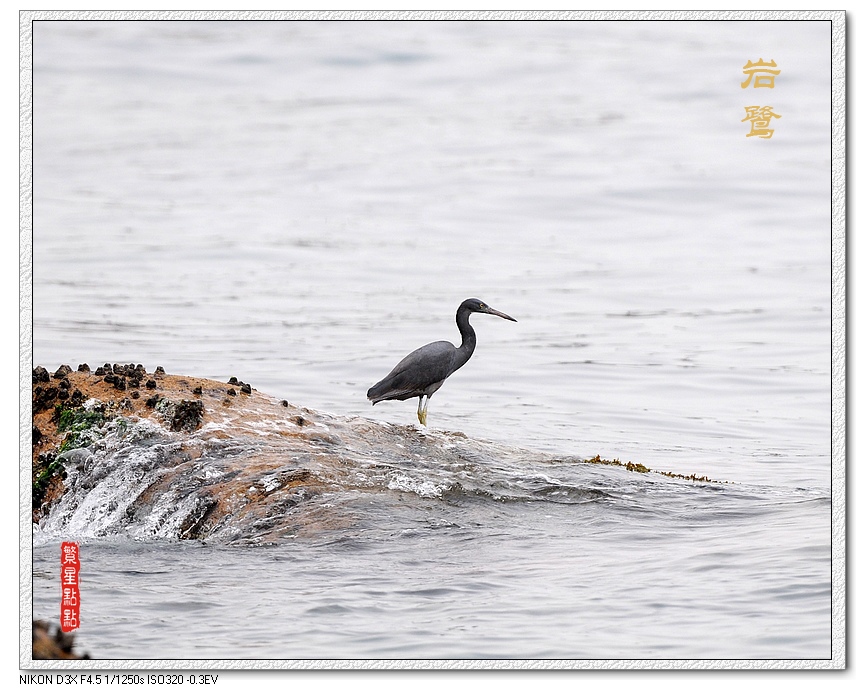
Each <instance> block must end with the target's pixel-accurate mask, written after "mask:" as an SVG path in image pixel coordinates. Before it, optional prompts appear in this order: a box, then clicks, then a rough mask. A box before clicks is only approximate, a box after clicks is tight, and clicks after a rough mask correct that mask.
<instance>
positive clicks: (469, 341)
mask: <svg viewBox="0 0 865 690" xmlns="http://www.w3.org/2000/svg"><path fill="white" fill-rule="evenodd" d="M469 316H471V312H470V311H469V310H468V309H463V308H462V307H460V308H459V309H457V328H459V329H460V335H461V336H462V337H463V341H462V343H461V344H460V346H459V347H458V348H457V352H458V356H459V358H460V359H461V362H460V366H462V365H463V364H465V363H466V362H468V360H469V357H471V356H472V352H474V351H475V345H477V343H478V339H477V336H475V329H474V328H472V327H471V324H470V323H469Z"/></svg>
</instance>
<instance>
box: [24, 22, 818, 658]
mask: <svg viewBox="0 0 865 690" xmlns="http://www.w3.org/2000/svg"><path fill="white" fill-rule="evenodd" d="M33 37H34V39H33V74H32V84H33V113H34V115H33V238H32V239H33V245H32V246H33V364H34V365H42V366H45V367H46V368H48V369H49V370H52V371H53V369H55V368H56V367H57V366H59V365H60V364H63V363H66V364H70V365H71V366H72V367H73V368H75V366H76V365H77V364H79V363H81V362H88V363H89V364H90V365H91V367H94V366H96V365H99V364H101V363H103V362H115V361H117V362H141V363H143V364H144V365H145V366H146V367H147V369H148V370H152V368H155V367H156V366H157V365H161V366H163V367H164V368H165V369H166V371H168V372H169V373H179V374H188V375H195V376H205V377H210V378H215V379H218V380H227V379H228V378H229V377H230V376H237V377H238V378H240V379H242V380H244V381H247V382H249V383H251V384H252V386H253V387H255V388H256V389H258V390H260V391H263V392H266V393H269V394H271V395H274V396H276V397H278V398H286V399H288V400H290V401H291V402H292V403H295V404H298V405H302V406H306V407H309V408H313V409H318V410H322V411H325V412H327V413H329V414H335V415H343V416H346V417H364V418H369V419H372V420H378V421H381V422H390V423H392V424H397V425H411V424H413V423H415V421H416V417H415V404H414V401H407V402H404V403H396V402H394V403H382V404H380V405H376V406H375V407H374V408H373V407H371V406H370V405H369V403H368V402H367V400H366V390H367V388H368V387H369V386H370V385H372V384H373V383H375V382H376V381H378V380H379V379H380V378H382V377H383V376H384V375H385V374H386V373H387V372H388V371H389V370H390V369H391V367H392V366H393V365H394V364H395V363H396V362H397V361H398V360H399V359H400V358H401V357H402V356H403V355H405V354H406V353H407V352H409V351H410V350H412V349H414V348H416V347H418V346H420V345H422V344H424V343H426V342H430V341H433V340H440V339H448V340H452V341H453V340H457V341H458V338H459V335H458V333H457V331H456V327H455V324H454V322H453V317H454V313H455V311H456V307H457V306H458V304H459V303H460V302H461V301H462V300H463V299H465V298H467V297H479V298H481V299H483V300H484V301H488V303H489V304H490V305H491V306H493V307H495V308H497V309H499V310H502V311H504V312H507V313H508V314H510V315H511V316H513V317H514V318H516V319H517V323H512V322H507V321H504V320H500V319H496V318H495V317H491V316H485V315H475V316H474V317H473V319H472V323H473V325H474V327H475V328H476V330H477V333H478V347H477V350H476V352H475V354H474V356H473V358H472V359H471V361H470V362H469V363H468V364H467V365H466V367H465V368H464V369H461V370H460V371H459V372H457V373H456V374H454V376H453V377H452V378H451V379H449V380H448V381H447V382H446V384H445V385H444V387H443V388H442V389H441V390H440V391H439V392H438V393H436V395H435V396H434V397H433V398H432V400H431V402H430V405H429V424H430V428H431V432H430V433H432V434H433V437H434V438H435V433H436V430H441V431H443V432H461V433H464V434H466V435H467V436H468V437H469V438H473V439H480V440H484V439H486V440H489V441H492V442H494V443H495V444H497V446H498V447H501V448H505V449H507V450H506V453H507V462H505V461H504V460H503V459H502V456H501V455H497V454H496V453H490V454H488V455H483V456H481V457H478V458H476V462H475V465H474V467H475V471H476V472H477V477H476V479H477V482H476V488H477V491H475V492H468V493H462V494H460V493H459V492H456V493H454V492H453V491H451V490H449V488H448V487H452V482H451V480H452V479H453V478H452V477H449V476H446V472H445V475H442V474H441V473H439V472H438V471H437V470H436V468H435V467H433V466H431V465H425V464H424V463H422V462H421V463H419V464H418V466H417V467H415V468H413V471H412V473H411V474H410V475H409V476H410V480H408V479H407V480H405V481H403V482H397V483H396V484H394V485H393V486H386V487H383V488H382V491H381V492H380V494H379V495H378V496H377V498H375V499H369V502H368V505H365V506H364V507H363V510H362V514H363V517H364V520H363V522H362V524H363V528H362V529H357V528H356V529H351V530H346V531H345V533H343V534H331V535H328V536H321V537H318V538H310V539H306V540H303V539H296V540H293V541H291V542H290V543H286V544H282V545H278V546H269V547H255V546H239V545H225V544H218V543H208V542H207V541H206V540H205V541H204V542H193V543H184V542H179V541H176V540H170V539H169V540H161V541H160V540H157V541H147V540H136V539H124V538H121V537H117V536H115V537H113V538H104V537H98V536H95V535H92V534H87V533H86V532H85V533H79V534H68V535H63V534H57V533H43V532H41V531H40V530H38V529H37V531H36V533H35V535H34V553H33V587H34V591H33V600H34V603H33V614H34V617H36V618H43V619H47V620H56V618H57V615H58V609H59V580H58V578H59V576H58V573H57V563H58V562H59V551H58V542H59V541H60V540H61V539H63V538H75V539H77V540H79V541H80V542H81V544H82V547H81V553H82V610H81V616H82V626H81V628H80V630H79V631H78V632H77V638H76V639H77V641H78V645H79V647H80V648H82V649H83V650H86V651H88V652H89V653H90V654H91V656H93V657H96V658H129V659H152V658H172V659H223V658H241V659H272V658H278V659H317V658H379V659H380V658H542V659H551V658H565V659H589V658H613V659H630V658H636V659H683V658H700V659H728V658H733V659H789V658H794V659H826V658H828V657H829V656H830V653H831V647H830V645H831V635H830V633H831V629H830V625H831V617H830V607H831V578H830V575H831V562H830V548H831V524H830V508H831V504H830V495H831V486H830V469H831V467H830V457H831V433H830V432H831V423H830V422H831V419H830V403H831V397H830V375H831V368H830V367H831V360H830V346H831V338H830V335H831V332H830V318H831V292H830V280H831V257H830V237H831V228H830V218H831V214H830V211H831V209H830V200H831V184H830V164H831V156H830V136H831V130H830V113H831V91H830V66H831V65H830V61H829V46H830V25H829V23H828V22H700V21H694V22H579V21H551V22H512V21H498V22H470V21H468V22H433V21H427V22H344V21H333V22H328V21H322V22H318V21H298V22H292V21H286V22H212V21H204V22H136V21H130V22H63V21H38V22H36V23H35V25H34V29H33ZM760 58H764V59H765V60H766V61H768V60H770V59H774V60H775V62H776V63H777V66H778V67H779V68H780V69H781V73H780V74H779V75H778V76H777V78H776V82H775V88H774V89H771V90H770V89H759V90H758V89H743V88H742V87H741V86H740V84H741V83H742V82H743V81H744V79H745V76H744V75H743V72H742V70H743V66H744V65H745V63H746V62H747V61H748V60H752V61H755V62H756V61H757V60H758V59H760ZM755 104H760V105H769V106H772V107H773V108H774V111H775V112H776V113H777V114H779V115H780V116H781V117H780V118H775V119H773V120H772V121H771V126H772V127H773V128H774V130H775V132H774V135H773V137H772V138H771V139H761V138H759V137H747V136H746V134H747V133H748V131H749V126H750V125H749V123H748V122H743V118H744V117H745V116H746V110H745V107H746V106H752V105H755ZM595 455H600V456H601V458H604V459H610V460H612V459H618V460H619V461H621V462H622V463H627V462H632V463H641V464H643V465H645V466H647V467H649V468H651V469H653V470H658V471H667V472H670V473H672V474H680V475H684V476H690V475H692V474H695V475H697V476H707V477H708V478H711V479H713V480H716V481H717V482H718V483H699V482H693V481H687V480H682V479H674V478H669V477H664V476H660V475H657V474H656V473H653V474H651V475H642V474H638V473H633V472H627V471H626V470H624V469H623V468H621V467H617V466H589V465H585V464H583V463H579V462H576V461H574V460H573V459H574V458H578V459H579V458H582V459H585V458H591V457H593V456H595ZM551 458H552V459H551ZM556 458H560V459H561V458H566V459H567V458H569V459H570V460H561V461H556ZM533 482H534V483H533ZM592 490H597V491H600V492H601V493H600V494H598V495H592V494H587V493H586V492H587V491H592ZM346 491H348V489H346ZM338 494H339V492H337V498H335V500H339V495H338ZM587 497H588V498H587Z"/></svg>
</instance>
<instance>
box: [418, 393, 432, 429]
mask: <svg viewBox="0 0 865 690" xmlns="http://www.w3.org/2000/svg"><path fill="white" fill-rule="evenodd" d="M424 401H426V402H424ZM427 404H429V398H428V397H426V396H424V395H422V396H420V397H419V398H418V401H417V418H418V421H419V422H420V423H421V424H423V425H424V426H426V406H427Z"/></svg>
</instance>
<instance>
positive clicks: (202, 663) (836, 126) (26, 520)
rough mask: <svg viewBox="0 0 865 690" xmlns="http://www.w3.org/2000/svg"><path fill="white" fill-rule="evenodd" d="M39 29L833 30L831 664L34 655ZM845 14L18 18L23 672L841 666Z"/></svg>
mask: <svg viewBox="0 0 865 690" xmlns="http://www.w3.org/2000/svg"><path fill="white" fill-rule="evenodd" d="M37 20H55V21H56V20H67V21H87V20H89V21H100V20H101V21H105V20H130V21H131V20H136V21H147V20H150V21H153V20H161V21H168V20H221V21H228V20H232V21H249V20H271V21H272V20H366V21H369V20H379V21H382V20H384V21H392V20H474V21H491V20H499V21H501V20H535V21H539V20H541V21H555V20H559V21H563V20H571V21H574V20H582V21H587V20H594V21H598V20H613V21H625V20H628V21H660V20H667V21H670V20H679V21H682V20H691V21H694V20H703V21H707V20H709V21H712V20H714V21H719V20H726V21H831V22H832V40H831V50H832V142H831V147H832V152H831V154H832V201H831V204H832V209H831V210H832V235H831V238H832V239H831V245H832V246H831V251H832V274H831V275H832V278H831V280H832V285H831V288H832V317H831V323H832V333H831V338H832V350H831V364H832V366H831V387H832V408H831V416H832V437H831V438H832V442H831V445H832V470H831V497H832V509H831V528H832V587H831V589H832V603H831V606H832V614H831V618H832V622H831V633H832V645H831V648H832V655H831V658H830V659H829V660H760V659H758V660H674V659H666V660H664V659H659V660H637V659H631V660H628V659H604V660H585V659H579V660H549V661H547V660H528V659H522V660H519V659H515V660H484V661H479V660H326V659H323V660H291V659H285V660H223V661H214V660H183V661H176V660H161V659H160V660H92V659H91V660H81V661H38V660H33V659H32V658H31V657H32V651H33V643H32V633H31V629H32V622H33V617H32V610H33V609H32V599H33V579H32V578H33V561H32V557H33V542H32V522H31V520H32V517H31V514H30V510H29V505H30V501H31V484H32V481H31V476H30V475H31V470H30V465H31V459H30V451H29V448H30V447H31V445H32V444H31V443H29V441H30V434H31V427H32V424H31V420H32V395H31V381H30V378H31V370H32V354H33V195H32V191H33V186H32V180H33V161H32V153H33V148H32V147H33V88H32V77H33V28H32V22H33V21H37ZM846 41H847V32H846V14H845V12H843V11H838V10H826V11H823V10H821V11H798V10H797V11H759V12H757V11H745V10H731V11H711V12H710V11H693V10H691V11H634V10H631V11H616V10H610V11H500V10H496V11H396V10H391V11H369V10H351V11H312V10H304V11H201V10H199V11H187V10H181V11H121V10H111V11H32V10H21V11H20V12H19V168H18V169H19V407H18V409H19V425H20V437H19V454H20V457H19V520H20V521H19V542H20V544H19V546H20V555H19V597H20V603H19V668H20V669H28V670H30V669H33V670H42V669H60V670H76V671H82V670H97V669H99V670H101V669H116V670H128V669H162V670H168V669H171V670H178V669H183V670H196V669H226V670H253V669H269V670H277V669H285V670H305V669H320V670H386V669H387V670H423V669H440V670H480V669H488V670H507V669H512V670H545V669H550V670H552V669H558V670H566V669H585V670H588V669H610V670H625V669H647V670H648V669H682V670H684V669H691V670H694V669H755V670H756V669H762V670H769V669H802V670H805V669H825V670H830V669H834V670H838V669H844V668H846V642H847V640H846V630H847V613H846V603H847V597H846V575H847V551H846V534H847V531H846V530H847V523H846V521H847V501H846V497H847V486H846V469H847V466H846V465H847V433H846V424H847V397H846V392H847V347H846V316H847V245H846V222H847V212H846V181H847V175H846V168H847V156H846V145H847V136H846V103H847V100H846V51H847V45H846Z"/></svg>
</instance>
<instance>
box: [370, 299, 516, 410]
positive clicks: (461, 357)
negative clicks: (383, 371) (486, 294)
mask: <svg viewBox="0 0 865 690" xmlns="http://www.w3.org/2000/svg"><path fill="white" fill-rule="evenodd" d="M473 312H478V313H480V314H493V315H494V316H500V317H501V318H503V319H507V320H508V321H516V319H515V318H513V317H511V316H508V315H507V314H503V313H502V312H500V311H496V310H495V309H493V308H492V307H488V306H487V305H486V304H484V303H483V302H481V301H480V300H479V299H467V300H466V301H465V302H463V303H462V304H461V305H460V306H459V309H457V328H459V330H460V335H461V336H462V338H463V341H462V343H461V344H460V346H459V347H455V346H454V345H453V344H452V343H449V342H447V341H446V340H439V341H437V342H434V343H430V344H429V345H424V346H423V347H420V348H418V349H417V350H415V351H414V352H412V353H411V354H409V355H406V356H405V357H404V358H403V360H402V361H401V362H400V363H399V364H397V365H396V366H395V367H394V368H393V371H391V372H390V373H389V374H388V375H387V376H385V377H384V378H383V379H382V380H381V381H379V382H378V383H377V384H375V385H374V386H373V387H372V388H370V389H369V390H368V391H367V393H366V397H367V398H369V399H370V400H371V401H372V404H373V405H375V404H376V403H379V402H381V401H382V400H408V399H409V398H418V401H417V418H418V420H419V421H420V423H421V424H423V425H424V426H426V408H427V405H428V404H429V399H430V398H431V397H432V394H433V393H435V392H436V391H437V390H438V389H439V388H441V387H442V384H443V383H444V382H445V379H446V378H447V377H448V376H450V375H451V374H453V373H454V372H455V371H456V370H457V369H459V368H460V367H461V366H462V365H463V364H465V363H466V362H468V361H469V357H471V356H472V353H473V352H474V351H475V345H476V344H477V341H478V340H477V337H476V336H475V329H474V328H472V327H471V324H469V316H471V314H472V313H473Z"/></svg>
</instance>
